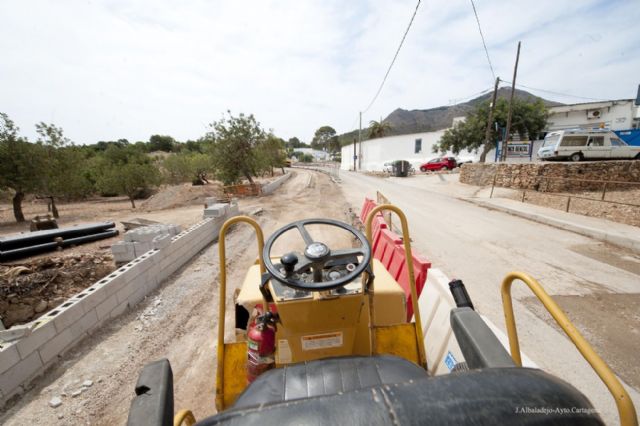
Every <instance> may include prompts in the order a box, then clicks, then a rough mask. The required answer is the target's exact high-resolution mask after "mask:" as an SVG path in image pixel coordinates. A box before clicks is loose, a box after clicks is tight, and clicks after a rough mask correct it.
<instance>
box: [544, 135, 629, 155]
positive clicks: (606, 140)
mask: <svg viewBox="0 0 640 426" xmlns="http://www.w3.org/2000/svg"><path fill="white" fill-rule="evenodd" d="M538 158H540V159H541V160H566V159H568V160H571V161H582V160H614V159H633V158H635V159H637V160H640V146H629V145H627V144H626V142H624V141H623V140H622V139H620V138H619V137H618V135H616V134H615V133H613V132H612V131H610V130H582V129H576V130H559V131H557V132H551V133H547V136H546V137H545V138H544V144H543V145H542V147H541V148H540V149H539V150H538Z"/></svg>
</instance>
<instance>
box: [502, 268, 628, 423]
mask: <svg viewBox="0 0 640 426" xmlns="http://www.w3.org/2000/svg"><path fill="white" fill-rule="evenodd" d="M514 280H520V281H522V282H524V283H525V284H526V285H527V286H529V288H530V289H531V291H532V292H533V294H535V295H536V297H537V298H538V300H540V302H541V303H542V305H543V306H544V307H545V308H546V310H547V311H548V312H549V313H550V314H551V316H552V317H553V319H554V320H555V321H556V323H558V325H559V326H560V327H562V329H563V330H564V332H565V334H566V335H567V336H568V337H569V338H570V339H571V341H572V342H573V344H574V345H575V346H576V348H577V349H578V351H580V353H581V354H582V356H583V357H584V359H586V360H587V362H588V363H589V364H590V365H591V367H592V368H593V369H594V371H595V372H596V373H597V374H598V376H599V377H600V380H602V381H603V382H604V384H605V385H606V386H607V388H608V389H609V392H611V395H613V398H614V399H615V401H616V405H617V406H618V414H619V416H620V424H621V425H624V426H637V425H638V418H637V416H636V410H635V407H634V406H633V401H631V398H629V394H628V393H627V391H626V390H625V389H624V387H623V386H622V384H621V383H620V381H619V380H618V378H617V377H616V375H615V374H614V373H613V371H611V369H610V368H609V366H608V365H607V364H606V363H605V362H604V361H603V360H602V358H600V357H599V356H598V354H597V353H596V352H595V351H594V350H593V348H592V347H591V345H589V343H588V342H587V341H586V340H585V338H584V337H582V335H581V334H580V332H579V331H578V330H576V328H575V327H574V326H573V324H572V323H571V321H570V320H569V318H567V316H566V315H565V313H564V312H563V311H562V309H560V307H559V306H558V304H557V303H556V302H554V300H553V299H552V298H551V296H549V295H548V294H547V292H546V291H544V289H543V288H542V286H541V285H540V283H538V281H536V280H535V279H534V278H532V277H531V276H529V275H528V274H525V273H524V272H510V273H509V274H508V275H507V276H506V277H505V278H504V280H503V281H502V289H501V292H502V306H503V309H504V317H505V321H506V324H507V334H508V335H509V347H510V349H511V357H512V358H513V362H515V363H516V365H518V366H522V358H521V355H520V343H519V342H518V332H517V330H516V320H515V317H514V315H513V303H512V301H511V284H512V283H513V281H514Z"/></svg>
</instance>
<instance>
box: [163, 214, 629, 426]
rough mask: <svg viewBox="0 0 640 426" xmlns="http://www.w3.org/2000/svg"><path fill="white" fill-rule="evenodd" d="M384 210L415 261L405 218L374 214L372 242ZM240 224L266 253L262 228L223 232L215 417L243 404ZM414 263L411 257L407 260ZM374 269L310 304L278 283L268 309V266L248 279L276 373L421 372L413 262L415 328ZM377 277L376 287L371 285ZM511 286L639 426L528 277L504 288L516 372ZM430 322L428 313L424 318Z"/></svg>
mask: <svg viewBox="0 0 640 426" xmlns="http://www.w3.org/2000/svg"><path fill="white" fill-rule="evenodd" d="M381 210H391V211H393V212H395V213H396V214H397V215H398V216H399V218H400V220H401V223H402V230H403V241H404V245H405V250H406V252H407V253H411V247H410V244H409V242H410V238H409V234H408V227H407V224H406V218H405V217H404V214H403V213H402V212H401V211H400V210H399V209H398V208H397V207H394V206H391V205H382V206H378V207H376V208H374V209H373V210H372V211H371V212H370V213H369V215H368V217H367V221H366V229H367V237H368V239H369V241H371V221H372V218H373V217H374V216H375V215H376V214H377V213H378V212H380V211H381ZM239 222H244V223H247V224H249V225H251V226H252V227H253V228H254V229H255V231H256V235H257V239H258V250H259V253H260V254H261V253H262V248H263V245H264V238H263V235H262V230H261V228H260V226H259V225H258V224H257V222H255V221H254V220H253V219H251V218H248V217H235V218H232V219H230V220H228V221H227V222H226V223H225V224H224V225H223V227H222V229H221V230H220V239H219V250H220V260H221V262H220V268H221V281H220V298H219V300H220V301H221V303H220V308H219V309H220V310H219V323H218V346H217V356H218V359H217V363H218V368H217V375H216V408H217V409H218V411H222V410H225V409H226V408H228V407H230V406H232V405H233V404H234V401H236V399H237V398H238V396H239V395H240V394H241V393H242V392H243V391H244V390H245V388H247V386H248V383H247V371H246V362H247V343H246V339H245V336H244V334H243V333H236V337H235V341H229V342H225V341H224V335H225V333H224V331H225V303H224V301H225V300H226V266H225V242H224V236H225V233H226V231H227V230H228V228H229V227H230V226H231V225H233V224H235V223H239ZM408 258H409V256H408ZM370 266H371V268H370V269H369V270H368V271H371V273H370V272H365V273H363V274H362V278H361V280H354V281H353V282H351V283H350V284H348V285H346V286H345V289H346V290H345V291H343V292H342V293H340V294H338V292H337V290H336V291H334V290H331V291H323V292H312V293H311V294H310V295H306V296H305V297H296V298H291V297H288V296H287V295H286V294H284V293H283V292H282V289H281V288H279V287H278V284H277V283H274V282H273V280H272V281H271V282H269V283H268V284H267V288H268V291H269V293H270V295H271V296H272V300H269V301H267V300H266V299H265V297H266V296H265V295H264V294H263V293H262V292H261V291H260V290H259V287H260V285H261V284H262V277H263V274H264V272H265V267H264V262H263V259H262V258H261V257H260V255H259V257H258V260H257V261H256V263H255V264H254V265H253V266H251V267H250V268H249V270H248V271H247V274H246V277H245V280H244V282H243V285H242V288H241V291H240V293H239V294H238V295H237V296H236V300H235V302H236V303H237V304H238V305H241V306H243V307H244V308H245V309H247V310H249V309H253V308H255V307H259V308H260V309H262V308H263V307H269V309H270V310H271V311H275V312H277V314H278V317H279V319H278V323H277V331H276V368H278V367H281V366H284V365H286V364H296V363H301V362H305V361H312V360H317V359H324V358H334V357H344V356H351V355H364V356H372V355H382V354H387V355H396V356H398V357H401V358H404V359H405V360H408V361H410V362H412V363H414V364H416V365H418V366H420V367H422V368H424V369H426V368H427V360H426V358H425V353H426V351H425V347H424V345H425V338H424V336H425V334H424V333H423V330H422V324H423V323H422V321H421V317H420V307H419V304H418V297H417V291H416V288H415V279H414V274H413V265H412V262H410V261H409V260H407V269H408V273H409V278H410V279H409V283H410V285H411V295H412V304H413V306H412V307H413V312H414V318H415V322H407V320H406V312H407V306H406V303H407V302H406V297H405V293H404V292H403V290H402V289H401V288H400V286H399V285H398V283H397V282H396V281H395V280H394V279H393V277H392V276H391V275H390V274H389V273H388V271H387V270H386V269H385V268H384V266H383V265H382V264H381V263H380V262H378V261H377V260H375V259H372V260H371V265H370ZM370 275H373V276H374V277H375V279H374V280H369V278H373V277H371V276H370ZM514 279H519V280H521V281H523V282H525V283H526V284H527V285H528V286H529V287H530V288H531V289H532V290H533V291H534V293H535V294H536V296H538V298H539V299H540V301H541V302H542V304H543V305H544V307H545V308H546V309H547V310H548V311H549V312H551V314H552V316H553V317H554V319H555V320H556V321H558V323H559V324H560V325H561V326H562V328H563V329H564V330H565V332H566V333H567V335H568V337H569V338H570V339H571V340H572V341H573V342H574V343H575V345H576V347H577V348H578V350H579V351H580V352H581V353H582V354H583V356H584V357H585V358H586V359H587V360H588V361H589V363H590V364H591V365H592V366H593V367H594V370H595V371H596V372H597V374H598V375H599V376H600V378H601V379H602V381H603V382H604V383H605V384H606V385H607V387H608V388H609V390H610V391H611V393H612V395H613V396H614V398H615V400H616V404H617V405H618V410H619V413H620V420H621V424H624V425H632V426H633V425H637V417H636V413H635V408H634V406H633V404H632V402H631V400H630V398H629V395H628V394H627V393H626V391H625V389H624V388H623V387H622V385H621V384H620V382H619V381H618V380H617V378H616V377H615V375H614V374H613V372H612V371H611V370H610V368H609V367H608V366H607V365H606V364H605V363H604V361H602V359H601V358H600V357H599V356H598V355H597V354H596V353H595V352H594V351H593V349H592V348H591V347H590V346H589V344H588V343H587V342H586V340H584V338H582V336H581V335H580V333H579V332H578V331H577V330H576V329H575V328H574V327H573V325H572V324H571V322H570V321H569V320H568V318H567V317H566V315H564V313H563V312H562V311H561V310H560V308H559V307H558V306H557V305H556V304H555V302H553V300H552V299H551V298H550V297H549V296H548V295H547V294H546V292H544V290H543V289H542V287H541V286H540V284H539V283H538V282H537V281H535V280H534V279H533V278H531V277H529V276H528V275H526V274H523V273H511V274H510V275H508V276H507V278H505V281H504V282H503V286H502V296H503V301H504V311H505V316H506V320H507V330H508V335H509V341H510V347H511V357H512V358H513V362H514V363H515V365H516V366H521V361H520V349H519V344H518V338H517V333H516V330H515V320H514V317H513V309H512V307H511V297H510V288H511V284H512V282H513V280H514ZM427 314H429V313H427ZM174 421H175V424H176V425H178V424H187V425H191V424H193V423H194V419H193V416H192V415H191V413H190V412H189V411H185V410H183V411H180V412H178V414H177V415H176V416H175V418H174Z"/></svg>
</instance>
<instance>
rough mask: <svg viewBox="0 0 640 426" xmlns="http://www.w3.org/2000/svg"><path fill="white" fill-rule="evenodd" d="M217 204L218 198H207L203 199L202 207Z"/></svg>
mask: <svg viewBox="0 0 640 426" xmlns="http://www.w3.org/2000/svg"><path fill="white" fill-rule="evenodd" d="M217 202H218V198H217V197H207V198H205V199H204V206H205V208H207V207H209V206H210V205H212V204H216V203H217Z"/></svg>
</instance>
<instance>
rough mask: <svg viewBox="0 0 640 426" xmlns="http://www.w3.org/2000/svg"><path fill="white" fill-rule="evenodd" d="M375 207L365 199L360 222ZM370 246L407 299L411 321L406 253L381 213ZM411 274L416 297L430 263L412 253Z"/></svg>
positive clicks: (373, 223) (375, 220) (370, 201)
mask: <svg viewBox="0 0 640 426" xmlns="http://www.w3.org/2000/svg"><path fill="white" fill-rule="evenodd" d="M375 206H376V203H375V201H373V200H371V199H369V198H365V199H364V204H363V205H362V210H361V211H360V220H361V221H362V223H365V221H366V219H367V215H368V214H369V212H371V210H373V208H374V207H375ZM372 231H373V232H372V237H373V238H372V240H373V241H372V242H371V243H372V244H371V250H372V252H373V257H374V258H376V259H378V260H379V261H380V263H382V264H383V265H384V267H385V268H386V269H387V271H389V274H391V276H392V277H393V278H394V279H395V280H396V281H397V282H398V284H399V285H400V287H402V290H403V291H404V294H405V296H406V298H407V321H411V317H412V316H413V305H412V304H411V287H410V285H409V272H408V271H407V267H406V264H407V262H406V260H405V259H406V253H405V250H404V245H403V243H402V238H401V237H400V236H399V235H398V234H396V233H395V232H393V231H392V230H390V229H389V228H388V226H387V224H386V222H385V221H384V217H383V216H382V213H378V214H377V215H376V216H375V217H374V218H373V222H372ZM412 259H413V272H414V275H415V280H416V290H417V292H418V296H420V293H422V289H423V288H424V284H425V282H426V281H427V272H428V270H429V268H430V267H431V263H430V262H429V261H428V260H427V259H426V258H425V257H423V256H421V255H419V254H417V253H415V252H413V253H412Z"/></svg>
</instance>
